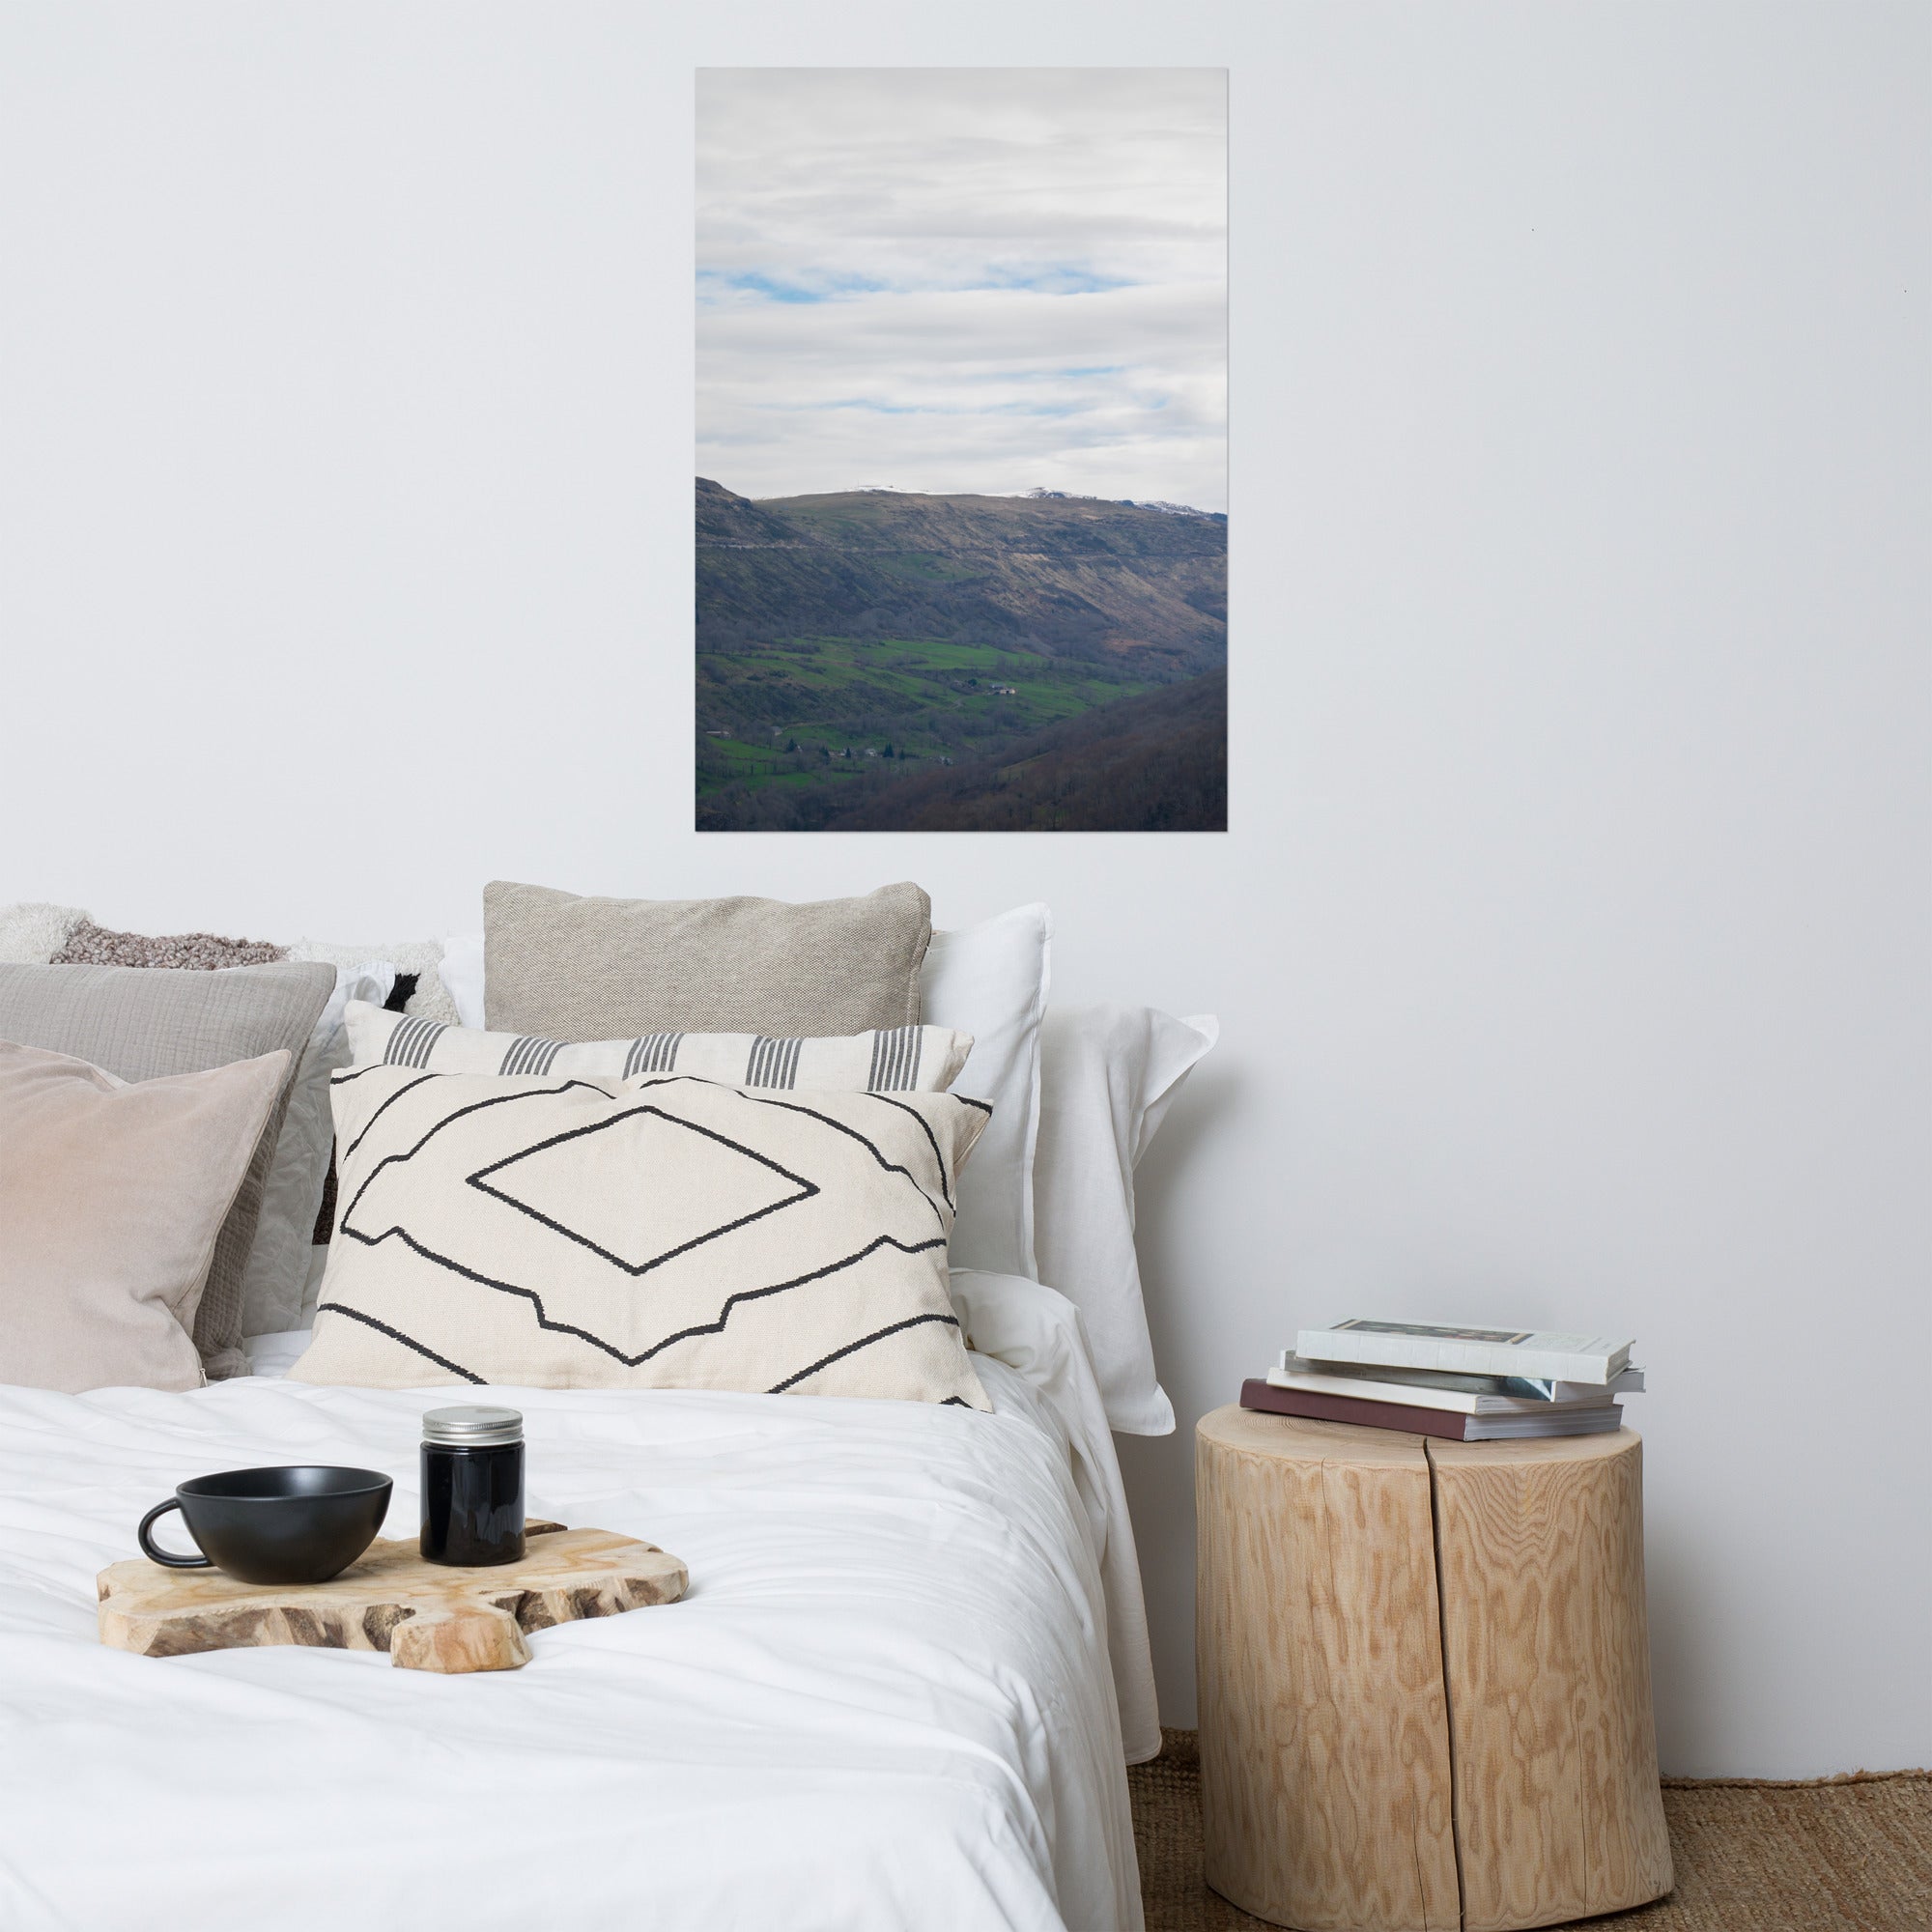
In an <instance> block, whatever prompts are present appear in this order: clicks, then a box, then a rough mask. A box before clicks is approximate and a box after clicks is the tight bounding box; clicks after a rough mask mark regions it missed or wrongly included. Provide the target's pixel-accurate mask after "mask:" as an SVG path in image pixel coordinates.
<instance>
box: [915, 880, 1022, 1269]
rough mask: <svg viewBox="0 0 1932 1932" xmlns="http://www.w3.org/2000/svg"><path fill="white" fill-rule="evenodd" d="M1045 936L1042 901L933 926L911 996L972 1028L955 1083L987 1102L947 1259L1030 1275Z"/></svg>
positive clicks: (938, 1022) (942, 1022) (948, 1021)
mask: <svg viewBox="0 0 1932 1932" xmlns="http://www.w3.org/2000/svg"><path fill="white" fill-rule="evenodd" d="M1052 934H1053V922H1052V920H1051V918H1050V917H1049V916H1048V913H1047V909H1046V908H1045V907H1044V906H1043V905H1024V906H1015V907H1014V908H1013V910H1012V911H1011V912H1003V913H1001V914H999V915H998V917H997V918H994V919H989V920H983V921H981V922H980V924H978V925H969V926H967V927H966V928H965V929H964V930H963V931H959V932H935V933H934V934H933V935H932V950H931V951H930V952H927V953H926V955H925V968H924V971H923V973H922V975H921V993H920V997H921V1002H922V1004H923V1009H924V1011H925V1016H926V1018H927V1020H928V1021H929V1022H930V1023H931V1024H932V1025H934V1026H942V1027H953V1028H956V1029H958V1030H959V1031H961V1032H964V1033H968V1034H971V1035H972V1036H973V1054H972V1058H971V1059H969V1060H968V1061H967V1063H966V1065H965V1066H964V1067H963V1068H962V1069H961V1071H960V1074H959V1078H958V1080H957V1081H956V1082H954V1085H955V1086H956V1087H957V1088H958V1090H959V1092H960V1093H962V1094H972V1095H973V1097H974V1098H975V1099H977V1100H985V1101H987V1102H989V1103H990V1104H991V1106H992V1109H993V1118H992V1119H991V1120H990V1121H989V1122H987V1123H986V1131H985V1132H984V1133H983V1134H982V1135H980V1145H979V1146H978V1147H976V1148H975V1149H974V1150H973V1165H972V1166H971V1167H970V1168H968V1169H967V1171H966V1172H965V1173H964V1174H962V1175H961V1176H960V1177H959V1225H958V1226H957V1227H956V1228H954V1229H953V1231H952V1262H953V1265H954V1266H955V1267H973V1268H985V1269H986V1270H987V1271H988V1272H989V1273H993V1274H1019V1275H1026V1276H1028V1277H1029V1278H1030V1279H1035V1280H1037V1279H1038V1275H1037V1269H1036V1267H1035V1261H1034V1238H1033V1163H1034V1143H1035V1139H1036V1137H1037V1134H1038V1131H1039V1028H1040V1019H1041V1016H1042V1015H1043V1014H1044V1012H1045V1011H1046V993H1047V980H1048V968H1049V964H1050V961H1051V956H1052Z"/></svg>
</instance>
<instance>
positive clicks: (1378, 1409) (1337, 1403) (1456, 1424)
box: [1241, 1380, 1624, 1442]
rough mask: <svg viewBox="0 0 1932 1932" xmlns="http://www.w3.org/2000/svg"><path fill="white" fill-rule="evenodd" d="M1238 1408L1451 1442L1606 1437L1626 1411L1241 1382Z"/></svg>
mask: <svg viewBox="0 0 1932 1932" xmlns="http://www.w3.org/2000/svg"><path fill="white" fill-rule="evenodd" d="M1241 1406H1242V1407H1243V1408H1253V1409H1259V1410H1262V1411H1264V1413H1266V1414H1270V1415H1299V1416H1305V1417H1307V1418H1309V1419H1310V1420H1312V1421H1316V1422H1353V1423H1357V1424H1360V1425H1361V1426H1362V1427H1364V1428H1368V1429H1398V1430H1402V1431H1403V1432H1405V1433H1406V1434H1407V1435H1436V1436H1441V1437H1442V1438H1444V1439H1445V1440H1447V1441H1450V1442H1515V1441H1524V1440H1538V1439H1542V1438H1546V1437H1549V1436H1556V1435H1609V1434H1611V1433H1612V1432H1613V1431H1615V1430H1618V1429H1621V1428H1622V1427H1623V1417H1624V1411H1623V1407H1622V1405H1621V1404H1618V1403H1614V1402H1605V1403H1591V1404H1586V1405H1583V1404H1579V1405H1577V1406H1575V1407H1568V1408H1558V1407H1555V1406H1551V1405H1548V1404H1546V1405H1545V1406H1544V1407H1543V1410H1542V1412H1541V1413H1540V1414H1536V1415H1452V1414H1450V1413H1449V1412H1448V1411H1447V1410H1445V1409H1439V1408H1414V1407H1410V1406H1406V1405H1404V1404H1401V1403H1393V1402H1363V1401H1360V1400H1358V1399H1356V1398H1354V1397H1351V1396H1341V1395H1322V1394H1320V1393H1318V1392H1317V1391H1315V1390H1313V1389H1292V1388H1277V1387H1275V1386H1274V1384H1273V1383H1271V1382H1265V1381H1258V1380H1249V1381H1244V1382H1243V1383H1242V1384H1241Z"/></svg>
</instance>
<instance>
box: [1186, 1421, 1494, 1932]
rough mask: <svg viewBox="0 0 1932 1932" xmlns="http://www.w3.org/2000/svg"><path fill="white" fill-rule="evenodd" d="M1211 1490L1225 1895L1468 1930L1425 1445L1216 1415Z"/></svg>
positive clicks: (1261, 1905) (1322, 1914) (1208, 1707)
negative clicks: (1462, 1911) (1463, 1921)
mask: <svg viewBox="0 0 1932 1932" xmlns="http://www.w3.org/2000/svg"><path fill="white" fill-rule="evenodd" d="M1195 1488H1196V1503H1197V1507H1198V1514H1199V1542H1198V1550H1199V1556H1198V1562H1199V1579H1198V1580H1199V1595H1198V1600H1197V1610H1196V1623H1197V1631H1196V1658H1197V1670H1198V1674H1199V1683H1200V1697H1201V1719H1200V1722H1201V1781H1202V1816H1203V1830H1204V1834H1205V1852H1206V1869H1207V1876H1208V1884H1209V1885H1211V1886H1212V1887H1213V1888H1214V1889H1215V1890H1216V1891H1218V1892H1220V1893H1221V1894H1222V1895H1223V1896H1224V1897H1226V1898H1228V1899H1231V1900H1233V1902H1234V1903H1235V1904H1236V1905H1238V1906H1240V1907H1242V1908H1243V1909H1244V1910H1246V1911H1248V1912H1252V1913H1254V1914H1256V1915H1257V1916H1259V1917H1261V1918H1268V1919H1272V1920H1274V1921H1275V1922H1276V1923H1278V1924H1284V1925H1293V1926H1297V1927H1302V1928H1305V1932H1454V1928H1456V1927H1457V1926H1458V1924H1459V1922H1460V1919H1459V1899H1458V1889H1457V1879H1456V1858H1455V1843H1454V1836H1453V1824H1452V1804H1451V1800H1452V1794H1451V1783H1450V1764H1449V1751H1448V1725H1447V1714H1446V1709H1445V1703H1444V1694H1443V1682H1442V1670H1441V1649H1440V1636H1439V1626H1438V1619H1437V1610H1436V1597H1435V1548H1434V1542H1433V1537H1432V1527H1431V1516H1430V1478H1429V1464H1428V1461H1427V1459H1426V1458H1425V1456H1424V1454H1423V1451H1422V1447H1421V1444H1420V1441H1419V1440H1418V1439H1417V1438H1416V1437H1414V1436H1410V1435H1397V1434H1394V1433H1391V1432H1387V1431H1377V1430H1367V1429H1359V1428H1353V1427H1350V1426H1348V1425H1345V1424H1339V1423H1327V1422H1313V1421H1304V1420H1302V1419H1300V1418H1298V1417H1292V1416H1277V1415H1258V1414H1253V1413H1251V1412H1249V1411H1248V1410H1246V1409H1241V1408H1222V1409H1217V1410H1215V1412H1214V1413H1213V1414H1211V1415H1208V1416H1206V1417H1204V1418H1203V1420H1202V1421H1201V1423H1200V1425H1199V1428H1198V1430H1197V1433H1196V1446H1195Z"/></svg>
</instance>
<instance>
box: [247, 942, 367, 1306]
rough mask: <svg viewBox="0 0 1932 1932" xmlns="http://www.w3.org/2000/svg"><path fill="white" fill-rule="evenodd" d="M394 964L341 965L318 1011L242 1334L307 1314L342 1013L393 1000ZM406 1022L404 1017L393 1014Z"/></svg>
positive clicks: (272, 1184) (343, 1052) (271, 1183)
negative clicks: (359, 1003)
mask: <svg viewBox="0 0 1932 1932" xmlns="http://www.w3.org/2000/svg"><path fill="white" fill-rule="evenodd" d="M395 978H396V974H395V969H394V968H393V967H391V966H389V965H386V964H384V963H382V962H379V961H373V960H372V961H371V962H370V963H369V964H367V965H365V966H358V967H355V968H354V969H351V968H349V967H346V966H345V967H338V968H337V969H336V973H335V989H334V991H332V992H331V993H330V994H329V996H328V1001H327V1005H325V1006H324V1008H323V1009H322V1011H321V1012H320V1013H319V1014H318V1015H317V1017H316V1022H315V1026H314V1028H313V1029H312V1030H311V1032H310V1034H309V1037H308V1042H307V1044H306V1045H305V1046H304V1047H303V1048H302V1055H301V1060H300V1062H299V1064H298V1065H297V1067H296V1076H295V1080H294V1083H293V1084H292V1085H291V1087H290V1088H289V1104H288V1111H287V1112H286V1113H285V1114H284V1115H283V1116H282V1130H281V1132H280V1133H279V1134H277V1135H276V1136H275V1151H274V1154H273V1157H272V1158H271V1159H270V1163H269V1173H268V1178H267V1179H265V1180H264V1181H263V1183H262V1212H261V1215H260V1218H259V1219H258V1220H257V1221H256V1223H255V1239H254V1241H253V1243H252V1244H251V1245H250V1247H249V1249H248V1260H247V1263H246V1264H245V1266H244V1267H243V1268H242V1270H241V1333H242V1335H243V1336H244V1337H245V1336H249V1335H273V1334H277V1333H279V1332H280V1331H281V1330H282V1329H285V1328H293V1327H295V1326H296V1325H297V1324H298V1322H299V1321H301V1319H302V1315H301V1306H302V1287H303V1284H304V1283H305V1281H306V1280H307V1278H308V1265H309V1254H310V1243H311V1241H312V1240H313V1238H314V1235H315V1224H316V1221H317V1219H318V1218H319V1216H320V1213H321V1209H322V1197H323V1193H324V1191H325V1189H326V1188H327V1185H328V1173H329V1156H330V1151H331V1149H332V1147H333V1141H332V1138H331V1136H332V1133H333V1128H332V1127H331V1125H330V1122H329V1114H328V1076H329V1075H330V1074H331V1073H333V1072H334V1071H335V1070H336V1068H337V1067H340V1066H347V1065H349V1034H348V1030H347V1028H346V1027H345V1026H344V1024H343V1015H344V1011H345V1009H346V1008H347V1007H348V1004H349V1002H350V1001H351V1000H352V999H353V1000H377V1001H380V1000H386V999H387V998H388V997H389V988H390V987H391V986H392V985H393V984H394V983H395ZM393 1017H394V1018H395V1019H396V1021H397V1023H398V1024H399V1025H400V1024H402V1015H401V1014H396V1015H394V1016H393Z"/></svg>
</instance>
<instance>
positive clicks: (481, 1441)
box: [423, 1408, 524, 1449]
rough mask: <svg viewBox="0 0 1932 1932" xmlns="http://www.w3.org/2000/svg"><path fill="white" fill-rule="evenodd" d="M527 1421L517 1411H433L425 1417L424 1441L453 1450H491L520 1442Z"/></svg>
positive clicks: (494, 1409) (512, 1409)
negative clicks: (505, 1443)
mask: <svg viewBox="0 0 1932 1932" xmlns="http://www.w3.org/2000/svg"><path fill="white" fill-rule="evenodd" d="M523 1439H524V1418H523V1414H522V1412H521V1411H520V1410H518V1409H514V1408H432V1409H430V1410H429V1411H428V1412H427V1413H426V1414H425V1415H424V1417H423V1440H424V1441H425V1442H436V1443H440V1444H441V1445H442V1446H444V1447H445V1448H450V1449H488V1448H491V1447H494V1446H495V1445H496V1444H497V1443H499V1442H521V1441H522V1440H523Z"/></svg>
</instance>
